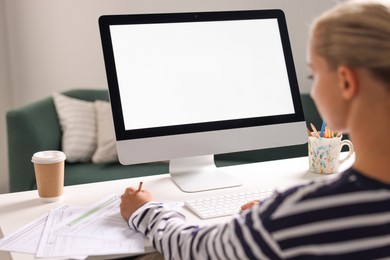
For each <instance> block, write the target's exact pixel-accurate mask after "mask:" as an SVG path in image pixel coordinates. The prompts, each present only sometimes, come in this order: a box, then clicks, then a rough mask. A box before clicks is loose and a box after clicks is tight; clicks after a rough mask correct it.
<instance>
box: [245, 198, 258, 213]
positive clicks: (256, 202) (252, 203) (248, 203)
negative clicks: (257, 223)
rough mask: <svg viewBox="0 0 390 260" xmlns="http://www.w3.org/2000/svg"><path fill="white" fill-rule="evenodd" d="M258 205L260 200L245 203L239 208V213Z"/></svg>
mask: <svg viewBox="0 0 390 260" xmlns="http://www.w3.org/2000/svg"><path fill="white" fill-rule="evenodd" d="M259 203H260V200H252V201H249V202H247V203H245V204H244V205H242V206H241V211H244V210H246V209H250V208H252V207H253V206H254V205H257V204H259Z"/></svg>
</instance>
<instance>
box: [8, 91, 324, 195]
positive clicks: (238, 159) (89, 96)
mask: <svg viewBox="0 0 390 260" xmlns="http://www.w3.org/2000/svg"><path fill="white" fill-rule="evenodd" d="M63 94H64V95H67V96H70V97H73V98H78V99H83V100H87V101H94V100H97V99H99V100H108V92H107V90H95V89H78V90H70V91H66V92H64V93H63ZM301 96H302V103H303V107H304V111H305V116H306V121H307V122H313V123H315V124H316V125H320V124H321V119H320V118H319V116H318V113H317V111H316V109H315V106H314V104H313V102H312V100H311V98H310V97H309V95H308V94H303V95H301ZM6 120H7V131H8V160H9V189H10V191H11V192H16V191H24V190H31V189H35V188H36V183H35V175H34V169H33V165H32V163H31V157H32V155H33V154H34V153H35V152H37V151H41V150H61V135H62V131H61V127H60V125H59V121H58V118H57V113H56V110H55V107H54V103H53V99H52V97H47V98H45V99H43V100H40V101H37V102H34V103H32V104H30V105H27V106H24V107H21V108H17V109H13V110H10V111H8V113H7V117H6ZM304 155H307V145H306V144H303V145H298V146H290V147H282V148H273V149H266V150H256V151H247V152H240V153H230V154H221V155H216V156H215V160H216V164H217V166H227V165H235V164H242V163H250V162H259V161H265V160H275V159H281V158H290V157H297V156H304ZM167 172H168V164H167V163H164V162H157V163H147V164H137V165H129V166H123V165H120V164H119V163H110V164H94V163H92V162H90V163H68V162H66V164H65V180H64V182H65V185H74V184H83V183H90V182H98V181H106V180H113V179H123V178H130V177H138V176H146V175H154V174H160V173H167Z"/></svg>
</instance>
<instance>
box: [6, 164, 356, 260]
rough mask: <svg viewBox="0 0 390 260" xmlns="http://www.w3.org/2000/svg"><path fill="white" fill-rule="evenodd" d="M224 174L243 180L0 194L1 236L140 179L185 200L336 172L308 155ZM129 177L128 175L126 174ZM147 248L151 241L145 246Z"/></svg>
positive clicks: (162, 178) (160, 196) (156, 180)
mask: <svg viewBox="0 0 390 260" xmlns="http://www.w3.org/2000/svg"><path fill="white" fill-rule="evenodd" d="M353 161H354V158H351V159H349V160H348V161H347V162H345V163H344V164H343V165H342V166H341V167H340V171H343V170H345V169H346V168H348V167H350V166H351V165H352V163H353ZM221 169H223V170H224V171H225V172H226V173H227V174H230V175H232V176H235V177H236V178H238V179H240V180H242V182H243V183H244V184H243V185H242V186H240V187H234V188H227V189H220V190H213V191H205V192H197V193H184V192H182V191H181V190H180V189H179V188H178V187H177V186H176V185H175V184H174V183H173V182H172V181H171V179H170V176H169V174H161V175H155V176H147V177H139V178H129V179H123V180H114V181H107V182H98V183H90V184H83V185H74V186H66V187H65V188H64V198H63V200H62V201H59V202H54V203H42V202H41V201H40V199H39V197H38V192H37V191H36V190H34V191H25V192H16V193H8V194H2V195H0V227H1V231H2V233H3V234H4V235H7V234H10V233H12V232H13V231H15V230H16V229H18V228H20V227H22V226H23V225H25V224H27V223H29V222H30V221H32V220H34V219H36V218H38V217H40V216H42V215H43V214H45V213H47V212H48V211H49V210H50V209H53V208H55V207H58V206H60V205H80V206H89V205H91V204H93V203H95V202H96V201H98V200H100V199H102V198H104V197H106V196H107V195H110V194H113V193H116V194H121V193H123V191H124V190H125V188H126V187H128V186H137V185H138V183H139V182H140V181H143V183H144V186H143V187H144V189H147V190H150V191H152V192H153V194H154V196H155V198H156V199H157V200H173V201H185V200H188V199H194V198H203V197H209V196H214V195H220V194H226V193H235V192H241V191H244V190H258V189H261V188H277V189H285V188H287V187H290V186H292V185H295V184H298V183H302V182H307V181H310V180H313V179H317V178H332V177H333V176H335V175H320V174H314V173H311V172H309V171H308V159H307V157H300V158H294V159H285V160H277V161H269V162H261V163H253V164H243V165H236V166H229V167H223V168H221ZM129 177H130V176H129ZM183 213H184V214H185V215H186V217H187V219H188V221H190V222H193V223H198V224H200V225H204V224H212V223H216V222H221V221H223V220H225V219H228V218H229V217H224V218H217V219H211V220H200V219H199V218H197V217H196V216H195V215H194V214H192V213H191V212H190V211H188V210H187V209H186V208H183ZM147 249H150V244H148V245H147ZM11 257H12V259H34V256H33V255H30V254H22V253H11Z"/></svg>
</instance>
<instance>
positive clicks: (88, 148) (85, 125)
mask: <svg viewBox="0 0 390 260" xmlns="http://www.w3.org/2000/svg"><path fill="white" fill-rule="evenodd" d="M53 100H54V105H55V108H56V111H57V115H58V118H59V121H60V125H61V129H62V151H63V152H64V153H65V154H66V160H67V161H68V162H87V161H91V158H92V155H93V153H94V152H95V149H96V140H97V139H96V118H95V107H94V104H93V102H88V101H84V100H80V99H75V98H71V97H68V96H65V95H62V94H60V93H55V94H53Z"/></svg>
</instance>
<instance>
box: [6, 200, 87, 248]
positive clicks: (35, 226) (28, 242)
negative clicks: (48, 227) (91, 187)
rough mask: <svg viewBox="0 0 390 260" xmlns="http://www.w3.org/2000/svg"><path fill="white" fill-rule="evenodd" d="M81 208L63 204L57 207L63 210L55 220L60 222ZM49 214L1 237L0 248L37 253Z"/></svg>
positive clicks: (58, 209) (59, 210) (60, 210)
mask: <svg viewBox="0 0 390 260" xmlns="http://www.w3.org/2000/svg"><path fill="white" fill-rule="evenodd" d="M81 210H82V208H81V207H74V206H73V207H69V206H61V207H59V208H57V211H58V212H61V214H59V215H58V217H59V218H58V219H57V220H55V221H56V222H57V223H60V222H61V221H63V220H64V219H67V218H69V217H70V216H72V215H74V214H77V213H79V212H80V211H81ZM48 215H49V214H45V215H43V216H41V217H39V218H37V219H35V220H33V221H31V222H30V223H28V224H26V225H24V226H23V227H21V228H19V229H18V230H16V231H15V232H13V233H11V234H9V235H7V236H5V237H4V238H3V239H0V250H3V251H12V252H20V253H29V254H35V253H36V251H37V248H38V244H39V240H40V239H41V235H42V232H43V229H44V227H45V224H46V221H47V218H48Z"/></svg>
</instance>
